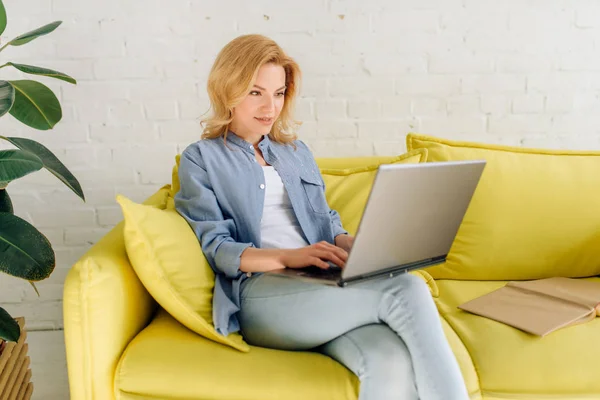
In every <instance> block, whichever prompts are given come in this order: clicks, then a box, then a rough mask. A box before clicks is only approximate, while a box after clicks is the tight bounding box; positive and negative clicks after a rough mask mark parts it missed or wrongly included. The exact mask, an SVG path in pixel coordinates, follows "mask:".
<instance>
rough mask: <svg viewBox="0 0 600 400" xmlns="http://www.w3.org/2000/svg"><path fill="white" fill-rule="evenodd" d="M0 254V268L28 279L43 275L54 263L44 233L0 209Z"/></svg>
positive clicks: (52, 254)
mask: <svg viewBox="0 0 600 400" xmlns="http://www.w3.org/2000/svg"><path fill="white" fill-rule="evenodd" d="M0 254H2V257H0V271H2V272H5V273H7V274H9V275H12V276H16V277H18V278H22V279H26V280H28V281H40V280H42V279H46V278H47V277H49V276H50V274H51V273H52V271H53V270H54V266H55V264H56V261H55V257H54V251H53V250H52V245H51V244H50V242H49V241H48V239H47V238H46V236H44V235H42V234H41V233H40V232H39V231H38V230H37V229H35V227H34V226H33V225H31V224H30V223H29V222H27V221H25V220H23V219H21V218H19V217H17V216H16V215H13V214H9V213H0Z"/></svg>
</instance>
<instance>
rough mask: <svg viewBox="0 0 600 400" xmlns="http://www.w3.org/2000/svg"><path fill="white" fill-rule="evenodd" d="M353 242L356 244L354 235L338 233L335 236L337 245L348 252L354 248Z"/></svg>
mask: <svg viewBox="0 0 600 400" xmlns="http://www.w3.org/2000/svg"><path fill="white" fill-rule="evenodd" d="M353 244H354V236H350V235H347V234H342V235H337V236H336V237H335V245H336V246H338V247H341V248H342V249H344V250H346V252H348V253H349V252H350V249H352V245H353Z"/></svg>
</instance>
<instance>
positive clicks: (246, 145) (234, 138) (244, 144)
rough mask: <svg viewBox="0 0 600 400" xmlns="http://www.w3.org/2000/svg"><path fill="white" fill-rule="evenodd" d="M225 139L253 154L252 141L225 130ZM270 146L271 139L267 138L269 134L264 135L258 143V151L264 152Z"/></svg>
mask: <svg viewBox="0 0 600 400" xmlns="http://www.w3.org/2000/svg"><path fill="white" fill-rule="evenodd" d="M227 141H228V142H231V143H233V144H236V145H238V146H239V147H241V148H242V149H244V150H246V151H247V152H249V153H251V154H254V145H253V144H252V143H250V142H248V141H246V140H244V139H242V138H241V137H239V136H238V135H236V134H235V133H233V132H232V131H228V132H227ZM270 146H271V139H269V135H264V136H263V138H262V140H261V141H260V142H259V143H258V147H259V148H260V151H262V152H263V154H264V153H266V151H267V149H268V148H270Z"/></svg>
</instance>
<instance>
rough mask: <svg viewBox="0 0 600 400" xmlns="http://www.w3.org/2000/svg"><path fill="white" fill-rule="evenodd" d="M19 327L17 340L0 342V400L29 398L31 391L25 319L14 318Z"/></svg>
mask: <svg viewBox="0 0 600 400" xmlns="http://www.w3.org/2000/svg"><path fill="white" fill-rule="evenodd" d="M15 319H16V320H17V322H18V323H19V326H20V327H21V337H20V338H19V341H18V342H16V343H14V342H2V343H1V344H0V351H1V353H0V400H23V399H30V398H31V394H32V393H33V383H32V382H30V380H31V369H29V362H30V360H29V356H28V355H27V343H25V340H26V339H27V331H26V330H25V319H24V318H15Z"/></svg>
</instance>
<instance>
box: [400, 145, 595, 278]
mask: <svg viewBox="0 0 600 400" xmlns="http://www.w3.org/2000/svg"><path fill="white" fill-rule="evenodd" d="M407 147H408V149H427V150H428V156H427V161H454V160H473V159H485V160H487V165H486V167H485V170H484V172H483V175H482V177H481V180H480V182H479V185H478V187H477V189H476V191H475V194H474V196H473V199H472V201H471V204H470V206H469V208H468V210H467V213H466V215H465V217H464V220H463V222H462V224H461V226H460V228H459V231H458V234H457V236H456V239H455V241H454V243H453V245H452V248H451V250H450V253H449V255H448V258H447V262H446V263H445V264H442V265H439V266H436V267H433V268H430V269H429V270H428V271H429V272H430V273H431V274H432V275H433V277H434V278H436V279H437V278H444V279H473V280H524V279H538V278H546V277H550V276H556V275H560V276H567V277H585V276H595V275H598V274H600V212H598V211H599V210H600V173H599V171H600V152H591V151H588V152H584V151H559V150H536V149H525V148H515V147H507V146H494V145H485V144H477V143H467V142H457V141H451V140H442V139H438V138H435V137H431V136H422V135H415V134H409V135H408V136H407Z"/></svg>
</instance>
